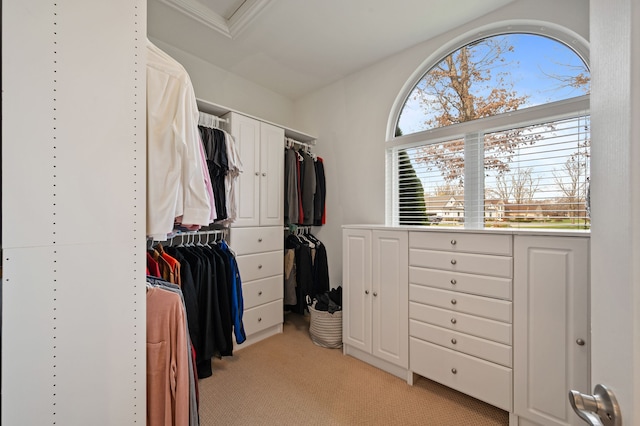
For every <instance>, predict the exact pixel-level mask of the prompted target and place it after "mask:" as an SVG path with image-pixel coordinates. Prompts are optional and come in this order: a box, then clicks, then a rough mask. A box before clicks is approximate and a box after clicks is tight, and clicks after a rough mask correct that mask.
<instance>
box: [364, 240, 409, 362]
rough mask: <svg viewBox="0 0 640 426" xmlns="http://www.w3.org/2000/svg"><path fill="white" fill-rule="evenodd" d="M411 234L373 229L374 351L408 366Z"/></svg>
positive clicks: (374, 353) (375, 353)
mask: <svg viewBox="0 0 640 426" xmlns="http://www.w3.org/2000/svg"><path fill="white" fill-rule="evenodd" d="M408 246H409V235H408V233H407V232H406V231H373V253H372V255H373V264H372V266H373V274H372V280H373V286H372V292H371V294H370V295H369V298H370V300H371V303H372V320H373V329H372V332H373V334H372V337H373V340H372V344H373V347H372V355H374V356H376V357H378V358H381V359H384V360H385V361H389V362H391V363H393V364H395V365H398V366H400V367H403V368H408V367H409V313H408V309H409V308H408V301H409V253H408Z"/></svg>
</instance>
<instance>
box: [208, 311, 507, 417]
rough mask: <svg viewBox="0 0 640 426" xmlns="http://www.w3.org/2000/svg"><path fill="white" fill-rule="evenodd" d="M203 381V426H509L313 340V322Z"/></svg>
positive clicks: (467, 401)
mask: <svg viewBox="0 0 640 426" xmlns="http://www.w3.org/2000/svg"><path fill="white" fill-rule="evenodd" d="M213 369H214V373H213V376H212V377H209V378H207V379H203V380H200V382H199V389H200V410H199V411H200V424H201V425H202V426H213V425H243V426H244V425H336V426H337V425H446V426H449V425H450V426H456V425H461V426H462V425H465V426H466V425H473V426H499V425H508V424H509V419H508V413H507V412H505V411H503V410H500V409H498V408H496V407H493V406H491V405H488V404H485V403H484V402H481V401H479V400H477V399H474V398H471V397H469V396H467V395H464V394H462V393H459V392H457V391H454V390H452V389H449V388H447V387H445V386H442V385H440V384H437V383H435V382H432V381H430V380H427V379H424V378H421V377H419V378H418V379H417V380H416V381H415V383H414V386H409V385H407V383H406V381H404V380H402V379H399V378H397V377H395V376H393V375H391V374H388V373H386V372H384V371H381V370H379V369H377V368H375V367H372V366H370V365H368V364H366V363H364V362H362V361H359V360H357V359H355V358H352V357H350V356H344V355H343V354H342V350H340V349H325V348H322V347H319V346H316V345H314V344H313V342H312V341H311V339H310V337H309V318H308V317H302V316H301V315H296V314H292V313H291V314H286V315H285V324H284V332H283V333H282V334H279V335H276V336H274V337H270V338H269V339H266V340H263V341H261V342H258V343H256V344H254V345H251V346H248V347H246V348H242V349H239V350H235V351H234V356H233V357H228V358H224V359H222V360H218V359H216V360H214V362H213Z"/></svg>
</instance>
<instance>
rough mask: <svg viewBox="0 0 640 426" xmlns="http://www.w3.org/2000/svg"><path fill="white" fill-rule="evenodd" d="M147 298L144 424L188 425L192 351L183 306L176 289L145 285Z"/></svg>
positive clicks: (162, 425) (164, 425)
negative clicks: (145, 421) (145, 407)
mask: <svg viewBox="0 0 640 426" xmlns="http://www.w3.org/2000/svg"><path fill="white" fill-rule="evenodd" d="M178 291H179V290H178ZM146 299H147V300H146V301H147V303H146V306H147V308H146V310H147V332H146V335H147V425H148V426H176V425H182V426H187V425H189V424H190V417H192V414H190V412H191V390H190V387H191V385H190V374H189V360H190V359H191V358H190V353H191V351H190V347H189V345H188V344H187V342H188V338H187V323H186V315H185V310H184V305H183V303H182V300H181V298H180V295H179V294H178V293H177V292H175V291H170V290H168V289H166V288H161V287H153V286H151V287H148V288H147V295H146ZM196 413H197V409H196ZM196 418H197V415H196ZM195 424H197V423H195Z"/></svg>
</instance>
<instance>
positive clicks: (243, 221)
mask: <svg viewBox="0 0 640 426" xmlns="http://www.w3.org/2000/svg"><path fill="white" fill-rule="evenodd" d="M228 118H229V119H230V124H231V134H232V135H233V137H234V139H235V143H236V147H237V149H238V153H239V154H240V160H241V161H242V169H243V172H242V173H240V176H239V177H238V180H237V182H236V187H235V189H236V194H235V195H236V200H237V203H238V216H237V218H236V221H235V222H234V224H233V225H234V226H258V225H260V122H259V121H257V120H254V119H253V118H249V117H245V116H244V115H241V114H236V113H229V114H228Z"/></svg>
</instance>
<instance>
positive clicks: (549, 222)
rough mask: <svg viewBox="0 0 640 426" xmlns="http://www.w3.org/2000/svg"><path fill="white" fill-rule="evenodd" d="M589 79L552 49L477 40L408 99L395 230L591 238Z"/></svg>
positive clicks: (571, 57) (560, 46)
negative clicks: (530, 230)
mask: <svg viewBox="0 0 640 426" xmlns="http://www.w3.org/2000/svg"><path fill="white" fill-rule="evenodd" d="M589 92H590V73H589V69H588V67H587V65H586V64H585V62H584V61H583V59H582V58H581V57H580V56H579V55H578V54H577V53H576V51H574V50H573V49H571V48H570V47H568V46H567V45H566V44H564V43H563V42H560V41H558V40H556V39H553V38H550V37H547V36H543V35H536V34H531V33H509V34H497V35H493V36H491V37H485V38H481V39H478V40H474V41H473V42H471V43H468V44H465V45H463V46H462V47H459V48H458V49H457V50H455V51H453V52H452V53H449V54H447V55H446V56H444V57H443V58H440V59H439V60H437V62H436V63H435V65H432V66H431V67H429V69H428V71H427V72H426V73H424V74H423V75H422V77H421V78H420V79H419V80H418V82H417V83H416V84H415V85H414V86H413V88H412V89H411V90H410V91H409V93H408V95H407V96H406V97H405V100H404V103H403V104H402V107H401V108H400V110H399V111H398V112H397V118H396V121H395V134H394V137H393V138H392V139H391V140H390V141H389V144H388V145H389V148H388V150H387V166H388V167H387V169H388V170H387V185H388V187H387V193H388V195H390V196H389V197H388V222H390V224H394V225H432V226H433V225H438V226H442V225H446V226H465V227H469V228H481V227H516V226H517V227H525V226H527V227H529V226H530V227H537V228H539V227H545V228H548V227H554V228H573V229H576V228H582V229H584V228H589V226H590V221H589V217H588V176H589V158H590V149H589V148H590V132H589V129H590V124H589V123H590V121H589V111H588V109H589Z"/></svg>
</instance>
